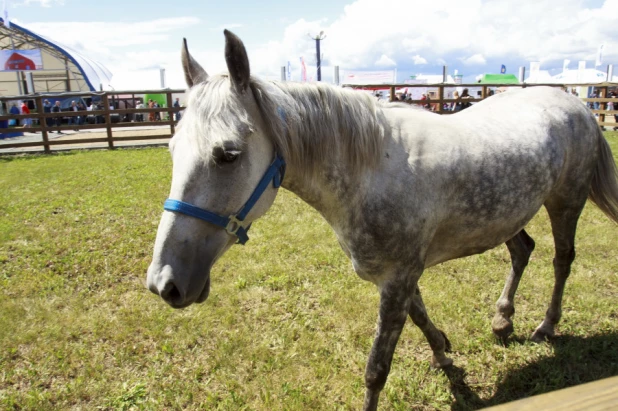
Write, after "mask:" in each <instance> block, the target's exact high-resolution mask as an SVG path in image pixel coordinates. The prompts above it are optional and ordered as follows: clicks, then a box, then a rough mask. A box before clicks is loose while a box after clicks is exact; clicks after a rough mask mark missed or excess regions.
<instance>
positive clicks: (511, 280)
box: [491, 230, 534, 343]
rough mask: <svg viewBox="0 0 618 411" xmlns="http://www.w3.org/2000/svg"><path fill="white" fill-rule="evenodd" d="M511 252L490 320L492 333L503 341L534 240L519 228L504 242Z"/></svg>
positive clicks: (508, 333)
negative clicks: (507, 270)
mask: <svg viewBox="0 0 618 411" xmlns="http://www.w3.org/2000/svg"><path fill="white" fill-rule="evenodd" d="M506 246H507V248H508V249H509V253H510V254H511V264H512V267H511V272H510V273H509V276H508V277H507V279H506V283H505V284H504V289H503V290H502V294H501V295H500V298H499V299H498V301H497V302H496V315H495V316H494V319H493V321H492V322H491V328H492V329H493V332H494V334H495V335H496V337H498V338H499V339H500V340H501V341H502V342H503V343H506V341H507V339H508V337H509V335H511V334H512V333H513V319H512V318H513V315H514V314H515V302H514V300H515V292H516V291H517V287H518V286H519V280H521V276H522V274H523V273H524V269H525V268H526V266H527V265H528V261H529V260H530V254H532V251H533V250H534V240H533V239H532V237H530V236H529V235H528V233H526V231H525V230H521V231H520V232H519V233H517V234H516V235H515V236H514V237H513V238H511V239H510V240H509V241H507V242H506Z"/></svg>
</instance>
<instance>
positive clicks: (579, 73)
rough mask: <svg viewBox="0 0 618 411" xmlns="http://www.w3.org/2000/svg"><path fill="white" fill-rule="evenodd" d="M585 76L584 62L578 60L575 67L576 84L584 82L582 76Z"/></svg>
mask: <svg viewBox="0 0 618 411" xmlns="http://www.w3.org/2000/svg"><path fill="white" fill-rule="evenodd" d="M585 75H586V60H580V62H579V64H578V65H577V82H578V83H581V82H583V81H584V76H585Z"/></svg>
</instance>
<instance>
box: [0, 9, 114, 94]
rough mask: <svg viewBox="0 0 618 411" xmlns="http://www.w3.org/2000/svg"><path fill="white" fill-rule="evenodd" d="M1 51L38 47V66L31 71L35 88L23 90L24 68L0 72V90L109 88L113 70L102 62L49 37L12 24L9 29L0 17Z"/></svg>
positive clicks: (51, 90) (87, 89) (31, 49)
mask: <svg viewBox="0 0 618 411" xmlns="http://www.w3.org/2000/svg"><path fill="white" fill-rule="evenodd" d="M0 23H1V24H0V51H2V50H9V51H12V50H14V51H15V52H17V53H20V50H21V51H24V50H28V51H30V52H32V51H35V50H40V58H39V60H38V61H39V63H38V64H37V67H35V68H32V69H29V70H25V71H30V72H32V77H33V83H34V90H26V84H25V75H24V71H2V70H6V68H4V66H3V67H0V93H1V94H4V95H18V94H27V93H32V92H63V91H97V90H99V89H100V88H101V87H102V88H104V89H107V88H109V84H110V83H111V78H112V73H111V72H110V71H109V70H108V69H107V68H105V66H103V65H102V64H101V63H99V62H97V61H95V60H92V59H90V58H88V57H86V56H84V55H83V54H81V53H80V52H78V51H76V50H74V49H72V48H70V47H67V46H65V45H63V44H60V43H58V42H56V41H54V40H52V39H50V38H46V37H43V36H41V35H39V34H36V33H34V32H32V31H30V30H28V29H26V28H25V27H22V26H20V25H18V24H15V23H11V24H10V28H7V27H6V26H5V25H4V20H3V19H2V18H0Z"/></svg>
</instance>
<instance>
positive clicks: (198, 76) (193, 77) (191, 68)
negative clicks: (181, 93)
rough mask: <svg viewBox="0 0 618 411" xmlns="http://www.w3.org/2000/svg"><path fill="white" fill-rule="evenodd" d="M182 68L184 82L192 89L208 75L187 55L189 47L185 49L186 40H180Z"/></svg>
mask: <svg viewBox="0 0 618 411" xmlns="http://www.w3.org/2000/svg"><path fill="white" fill-rule="evenodd" d="M182 43H183V44H182V52H181V59H182V68H183V69H184V71H185V80H186V82H187V86H189V87H193V86H194V85H195V84H199V83H202V82H204V81H206V80H207V79H208V73H206V70H204V69H203V68H202V66H200V64H199V63H198V62H197V61H195V60H194V59H193V57H191V54H189V47H187V39H185V38H183V39H182Z"/></svg>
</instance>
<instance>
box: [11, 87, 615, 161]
mask: <svg viewBox="0 0 618 411" xmlns="http://www.w3.org/2000/svg"><path fill="white" fill-rule="evenodd" d="M537 86H551V87H560V88H562V89H565V90H566V87H567V86H565V85H562V84H525V85H512V84H491V85H488V84H482V85H481V84H477V83H474V84H387V85H384V84H377V85H362V86H361V85H343V87H351V88H357V89H362V88H365V89H366V88H373V89H376V88H381V89H387V90H390V98H391V101H393V100H394V99H395V95H396V90H397V89H400V88H415V87H421V88H426V89H427V90H432V91H434V92H437V98H432V99H431V100H430V101H427V100H407V101H406V102H407V103H411V104H419V105H425V104H429V105H430V106H431V108H432V111H435V112H436V113H439V114H453V113H454V112H453V111H450V110H448V109H445V105H447V106H450V105H452V104H453V103H457V102H462V101H465V102H469V103H476V102H479V101H482V100H484V99H485V98H488V97H489V96H490V95H489V90H490V89H502V88H513V87H515V88H519V87H537ZM455 87H458V88H459V87H463V88H474V89H478V88H480V89H481V95H480V96H478V97H477V96H472V98H470V99H465V100H461V99H459V100H458V99H453V98H446V97H445V89H454V88H455ZM568 87H570V88H573V87H586V89H585V90H587V87H595V90H596V91H597V93H598V97H597V98H582V99H581V100H582V101H583V102H585V103H592V104H594V103H598V109H592V110H591V111H592V112H593V113H594V114H595V115H596V116H597V121H598V123H599V125H600V126H601V127H616V126H618V123H616V122H614V121H613V120H614V116H615V115H618V99H616V98H614V99H610V98H608V97H607V95H608V91H609V90H610V89H618V84H617V83H602V84H579V85H568ZM179 93H184V90H139V91H106V92H79V93H60V94H44V95H41V94H36V95H29V96H12V97H0V102H3V103H5V105H6V106H7V109H8V103H9V102H11V101H18V100H32V101H34V103H35V104H34V105H35V107H36V111H33V112H32V113H31V114H29V115H27V114H26V115H24V114H21V115H10V114H6V115H2V116H0V122H2V121H7V120H17V121H19V120H22V119H25V118H30V119H35V120H37V122H38V124H37V125H33V126H29V127H8V126H7V127H4V128H2V126H1V125H0V133H2V134H5V133H14V132H22V133H23V132H25V133H37V135H35V136H30V137H31V138H29V140H30V141H21V142H19V141H11V139H5V140H3V141H1V142H0V152H5V153H6V152H7V150H6V149H8V151H9V152H29V151H36V152H40V151H41V149H42V151H44V152H46V153H49V152H51V151H52V148H53V149H56V150H57V149H62V148H63V147H62V146H68V147H69V148H76V146H77V147H79V148H92V147H103V148H110V149H113V148H115V147H117V146H118V145H124V144H126V143H127V142H136V141H140V144H149V143H150V144H153V143H156V142H157V141H158V143H159V144H161V143H164V142H166V141H167V140H169V139H170V138H171V137H172V136H173V135H174V132H175V125H176V119H175V117H176V116H175V113H179V112H181V111H182V110H184V107H173V97H172V96H173V94H179ZM146 94H164V95H165V96H166V105H165V107H159V108H140V109H136V108H128V107H126V104H125V107H124V108H120V107H118V108H114V109H113V110H112V109H110V102H114V101H122V100H125V102H126V101H127V100H132V101H135V100H136V99H139V98H140V97H141V99H142V102H144V103H145V101H144V100H143V98H144V97H143V96H144V95H146ZM127 95H129V96H132V97H131V98H127ZM123 96H124V97H123ZM82 97H84V98H89V99H100V102H101V105H102V106H103V109H101V110H96V111H62V112H60V113H46V112H44V110H43V101H44V100H45V99H50V100H52V99H53V100H58V99H62V100H65V99H68V98H82ZM610 102H612V103H614V105H615V106H614V108H613V110H607V108H608V103H610ZM150 113H164V115H163V116H162V117H161V120H160V121H136V120H135V119H136V116H137V115H141V116H147V115H148V114H150ZM58 117H60V118H61V119H62V118H64V119H66V118H69V117H73V118H77V117H81V118H82V119H84V118H87V117H90V118H98V119H102V122H101V123H98V124H62V122H61V125H60V126H56V125H54V124H55V123H56V121H55V119H57V118H58ZM48 119H51V120H50V121H49V122H48V121H47V120H48ZM0 124H1V123H0ZM144 126H146V128H148V127H150V128H151V129H152V130H149V131H148V132H146V131H142V132H140V133H138V132H134V133H130V131H131V130H132V129H133V130H136V129H135V127H144ZM152 126H167V127H169V132H167V129H165V131H162V127H156V128H153V127H152ZM94 129H99V131H103V135H101V133H98V134H99V136H97V137H92V136H88V134H89V133H82V131H84V130H86V131H92V130H94ZM163 129H164V128H163ZM66 130H73V131H78V130H79V131H80V134H74V133H71V134H65V135H63V136H62V138H61V139H60V138H57V139H53V138H50V133H53V132H61V131H66ZM122 131H124V133H121V132H122ZM127 131H129V132H127ZM149 132H150V134H148V133H149ZM38 133H40V139H38V137H37V136H38ZM119 134H125V135H119ZM127 134H128V135H127ZM35 148H37V149H35ZM65 148H66V147H65ZM30 149H32V150H30Z"/></svg>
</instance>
